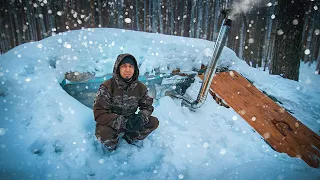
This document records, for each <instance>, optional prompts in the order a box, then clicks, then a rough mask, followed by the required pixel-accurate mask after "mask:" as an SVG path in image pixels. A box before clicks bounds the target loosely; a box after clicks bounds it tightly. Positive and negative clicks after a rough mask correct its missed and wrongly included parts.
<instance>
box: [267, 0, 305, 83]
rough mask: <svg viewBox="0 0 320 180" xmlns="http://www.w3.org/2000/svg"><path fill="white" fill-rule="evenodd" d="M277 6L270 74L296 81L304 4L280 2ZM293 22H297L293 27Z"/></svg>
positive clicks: (301, 0) (299, 1)
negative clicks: (275, 31) (275, 33)
mask: <svg viewBox="0 0 320 180" xmlns="http://www.w3.org/2000/svg"><path fill="white" fill-rule="evenodd" d="M278 6H279V7H278V13H279V15H278V17H277V21H278V26H277V35H276V39H275V47H274V48H275V49H274V56H273V59H272V61H273V62H272V67H271V69H270V73H271V74H278V75H281V76H282V77H284V78H288V79H292V80H296V81H298V79H299V67H300V54H299V51H300V49H301V43H300V42H301V36H302V29H303V23H304V14H305V9H304V7H305V2H304V0H297V1H294V3H291V2H290V1H287V0H281V1H279V4H278ZM293 20H295V21H296V20H298V24H297V25H294V24H293V23H292V22H293Z"/></svg>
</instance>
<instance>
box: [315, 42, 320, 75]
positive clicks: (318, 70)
mask: <svg viewBox="0 0 320 180" xmlns="http://www.w3.org/2000/svg"><path fill="white" fill-rule="evenodd" d="M318 51H319V52H320V46H319V50H318ZM316 71H317V72H318V74H320V53H318V58H317V67H316Z"/></svg>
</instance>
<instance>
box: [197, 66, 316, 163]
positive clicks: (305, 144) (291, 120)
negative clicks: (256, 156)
mask: <svg viewBox="0 0 320 180" xmlns="http://www.w3.org/2000/svg"><path fill="white" fill-rule="evenodd" d="M199 77H200V78H201V79H203V75H199ZM210 87H211V90H212V91H213V92H215V93H216V94H217V95H218V96H219V97H220V98H221V99H223V100H224V101H225V102H226V103H227V104H228V105H229V106H230V107H232V108H233V109H234V110H235V111H236V112H237V113H238V114H239V115H240V116H241V117H242V118H243V119H245V120H246V121H247V122H248V123H249V124H250V125H251V126H252V127H253V128H254V129H255V130H256V131H257V132H258V133H259V134H260V135H261V136H262V137H263V138H264V139H265V140H266V141H267V142H268V143H269V144H270V145H271V146H272V147H273V148H274V149H275V150H276V151H278V152H284V153H287V154H288V155H289V156H291V157H297V158H301V159H302V160H304V161H305V162H306V163H307V164H308V165H309V166H311V167H314V168H318V167H319V158H320V151H319V150H320V137H319V136H318V135H317V134H316V133H314V132H313V131H312V130H310V129H309V128H308V127H307V126H305V125H304V124H303V123H301V122H300V121H298V120H297V119H296V118H295V117H293V116H292V115H291V114H289V113H288V112H287V111H286V110H285V109H284V108H282V107H280V106H279V105H278V104H277V103H275V102H274V101H272V100H271V99H270V98H269V97H268V96H266V95H265V94H263V93H262V92H261V91H260V90H258V89H257V88H256V87H255V86H254V85H252V84H251V83H250V82H249V81H247V80H246V79H245V78H244V77H243V76H241V75H240V74H239V73H237V72H236V71H230V72H222V73H218V74H216V75H215V77H214V78H213V81H212V83H211V86H210Z"/></svg>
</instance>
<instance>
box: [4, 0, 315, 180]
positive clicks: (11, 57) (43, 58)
mask: <svg viewBox="0 0 320 180" xmlns="http://www.w3.org/2000/svg"><path fill="white" fill-rule="evenodd" d="M42 2H43V3H45V2H44V1H42ZM38 8H39V7H38ZM80 13H81V12H80ZM80 13H79V12H78V15H77V18H79V19H80V18H81V17H80ZM74 14H75V12H74ZM71 18H72V16H71ZM81 20H84V19H83V18H82V19H81ZM75 21H76V19H75ZM68 26H70V24H69V25H68ZM52 30H53V32H54V31H56V29H52ZM124 32H125V33H124ZM314 33H315V34H316V33H317V31H316V30H315V31H314ZM83 42H85V43H86V44H87V46H83V45H82V43H83ZM40 44H41V45H40ZM132 44H134V46H132ZM25 46H26V47H27V48H26V49H24V48H23V46H19V47H17V48H15V49H13V50H12V51H9V52H7V53H5V54H3V55H1V61H0V82H1V84H0V86H1V87H5V88H1V87H0V114H1V117H3V118H2V121H1V122H2V123H1V125H0V145H1V148H0V150H1V152H0V153H1V155H2V156H3V157H5V158H2V159H1V163H0V167H1V171H6V172H5V173H7V174H8V173H9V174H8V176H10V172H11V171H9V170H10V168H7V167H4V166H3V164H8V166H9V165H12V166H14V167H19V168H20V169H19V170H21V172H24V173H26V175H27V176H26V178H25V179H28V178H29V179H30V177H32V179H48V178H49V177H51V178H54V179H63V178H65V177H69V178H70V179H88V178H89V179H128V178H129V179H144V177H154V179H178V178H179V179H199V177H200V179H214V178H216V179H234V178H235V177H236V178H238V179H261V178H262V179H263V177H264V176H263V177H262V176H261V174H262V173H260V172H261V171H259V170H261V169H260V167H261V165H263V172H266V173H267V174H268V177H270V179H278V177H279V176H281V177H283V179H295V178H296V179H303V178H308V179H316V178H317V177H319V176H320V173H319V171H318V170H317V169H315V170H313V169H312V168H309V167H308V165H306V164H305V163H304V162H303V161H301V160H298V159H295V158H291V157H289V156H288V155H286V154H284V153H277V152H275V151H274V150H272V148H271V147H270V146H269V145H268V144H266V142H265V141H264V140H263V139H261V136H260V135H259V134H258V133H257V132H254V130H253V129H252V128H251V126H250V125H249V124H248V123H247V122H246V121H245V120H244V119H243V118H242V117H241V116H240V115H239V114H238V112H237V111H234V110H233V109H232V108H225V107H222V106H219V105H217V103H216V102H215V101H214V100H213V99H210V98H207V100H206V102H205V103H204V105H203V106H202V107H201V108H200V109H199V110H197V111H195V112H193V111H190V110H189V109H188V108H186V107H182V106H181V101H179V100H177V99H174V98H170V97H167V96H165V97H161V98H160V99H157V100H155V101H154V106H155V109H154V112H153V115H154V116H156V117H158V119H159V121H160V125H159V128H158V129H157V130H156V131H154V132H153V133H152V134H151V135H150V136H148V137H147V138H146V139H145V140H144V142H143V143H144V145H143V147H142V148H137V147H135V146H132V145H129V144H127V143H126V142H125V141H123V140H122V139H121V140H120V145H119V149H117V150H116V151H114V152H107V153H106V154H103V149H102V148H101V146H100V144H99V143H98V142H97V141H96V140H95V136H94V129H95V121H94V120H93V115H92V110H91V109H90V108H87V107H85V106H84V105H82V104H81V103H80V102H78V101H77V100H75V99H74V98H72V97H70V96H69V95H68V94H67V93H66V92H65V91H64V90H63V89H62V88H61V86H60V85H59V83H60V82H61V80H62V79H63V77H64V73H65V72H69V71H73V72H74V71H79V72H95V73H97V74H96V76H97V77H102V76H104V75H105V74H107V73H111V72H112V70H113V69H112V68H113V63H114V60H115V58H116V56H117V55H118V54H119V53H122V51H125V52H128V53H132V54H134V55H135V57H137V59H138V61H139V66H140V72H141V74H144V73H146V72H149V69H150V71H152V69H153V67H156V68H157V69H158V70H159V71H161V70H163V71H164V72H167V68H168V67H170V65H176V67H179V68H180V69H181V70H185V71H188V70H192V69H193V68H198V67H200V65H201V63H200V64H199V62H206V63H207V62H208V61H209V60H210V58H211V56H210V53H209V51H208V49H209V48H211V47H212V46H213V42H210V41H203V40H199V39H189V38H181V39H180V37H171V36H165V35H160V34H149V33H140V32H132V31H129V30H128V31H124V30H119V29H102V28H101V29H83V30H78V31H72V32H66V33H59V34H57V35H56V36H52V37H50V38H47V39H43V40H42V41H40V42H35V43H26V44H25ZM19 48H20V49H19ZM45 48H46V49H47V50H45ZM247 48H248V47H247ZM101 50H103V51H102V52H101ZM43 52H45V53H43ZM210 52H211V51H210ZM250 52H251V51H250ZM152 53H153V56H152ZM253 53H256V52H255V51H253ZM310 53H311V52H310ZM18 57H20V58H18ZM221 59H223V62H224V63H226V62H228V63H227V64H228V66H229V67H230V69H232V70H237V71H238V72H239V73H241V74H243V75H244V76H245V77H246V78H248V79H250V80H252V81H253V82H254V85H255V86H256V87H257V88H258V89H260V90H263V91H266V92H268V93H270V94H271V95H273V96H275V97H276V98H277V99H279V100H282V103H283V104H282V106H284V107H285V108H286V109H290V111H292V112H293V113H294V115H295V116H297V117H299V118H301V119H299V120H300V122H303V123H305V124H306V125H307V126H308V127H310V128H311V129H313V130H314V131H316V132H318V131H319V124H320V119H319V118H316V117H317V115H318V112H319V108H320V104H319V102H318V99H319V97H318V96H319V92H320V90H319V86H318V84H319V82H320V81H319V76H318V75H315V74H314V69H312V68H314V67H315V66H314V64H312V67H309V65H306V64H304V63H301V64H300V72H301V73H300V77H299V80H300V82H297V81H291V80H286V79H284V78H279V77H277V76H271V75H269V74H268V73H265V72H264V71H262V70H259V69H256V68H252V67H250V66H248V65H247V64H246V63H245V62H243V61H242V60H239V59H238V58H237V57H236V54H235V53H234V52H233V51H232V50H230V49H229V48H227V47H225V48H224V49H223V51H222V56H221ZM181 61H182V62H183V63H180V62H181ZM97 64H98V65H101V68H100V69H99V68H98V66H96V65H97ZM311 69H312V70H311ZM75 75H79V73H75ZM229 75H230V76H231V77H233V76H234V73H233V72H232V71H229ZM160 77H164V75H160ZM200 86H201V84H200V80H199V79H198V78H196V79H195V82H194V83H193V84H192V85H191V86H190V87H189V88H188V89H187V90H186V94H187V95H189V96H190V97H194V98H196V97H197V94H198V90H199V89H200ZM173 87H174V86H172V87H171V88H173ZM90 88H91V86H90V85H85V86H84V89H85V90H90ZM297 92H298V93H297ZM241 93H242V91H239V95H241ZM237 95H238V94H237ZM208 97H209V96H208ZM210 97H211V96H210ZM256 103H259V102H256ZM304 104H305V105H306V107H312V108H303V107H304ZM260 105H261V104H260ZM285 108H280V109H278V110H277V111H279V112H280V113H281V112H283V113H284V112H286V110H285ZM13 112H14V113H13ZM239 113H240V114H245V115H249V112H248V113H245V111H240V112H239ZM249 118H251V120H252V121H255V122H254V123H260V122H262V119H260V116H259V119H258V118H257V117H255V116H253V117H252V114H250V117H249ZM294 126H300V125H299V124H294ZM21 129H23V131H21ZM270 136H271V134H270V133H269V134H268V133H266V134H264V135H263V137H264V138H266V139H267V138H270ZM35 150H36V151H35ZM275 157H281V158H275ZM35 159H36V160H35ZM252 159H254V161H252ZM39 164H41V166H39ZM217 164H218V166H217ZM88 165H90V166H88ZM293 166H294V168H292V167H293ZM30 167H35V168H30ZM239 168H240V169H241V171H240V170H239ZM252 168H254V169H256V170H257V172H258V173H257V172H256V171H252ZM283 169H285V171H283ZM297 169H299V171H297ZM79 172H81V173H79ZM240 172H241V173H240ZM7 174H5V175H7ZM16 175H17V174H16ZM248 175H250V177H248ZM10 177H13V178H14V177H17V176H14V175H12V176H10ZM19 178H23V177H19ZM7 179H10V178H7ZM11 179H12V178H11Z"/></svg>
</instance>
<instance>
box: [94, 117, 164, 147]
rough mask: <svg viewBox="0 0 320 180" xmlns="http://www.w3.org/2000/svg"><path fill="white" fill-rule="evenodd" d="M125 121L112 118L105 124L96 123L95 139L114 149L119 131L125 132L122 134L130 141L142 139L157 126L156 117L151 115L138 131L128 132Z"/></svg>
mask: <svg viewBox="0 0 320 180" xmlns="http://www.w3.org/2000/svg"><path fill="white" fill-rule="evenodd" d="M126 121H127V120H126V119H124V120H120V122H116V121H115V120H114V121H111V122H108V123H107V124H97V125H96V133H95V135H96V137H97V139H98V140H99V141H100V142H101V143H102V144H104V145H105V146H106V147H107V148H108V149H109V150H115V149H116V148H117V146H118V142H119V135H120V133H125V134H124V135H123V136H124V137H125V136H126V138H129V139H130V140H132V141H134V140H143V139H145V138H146V137H147V136H148V135H149V134H150V133H151V132H152V131H154V130H155V129H157V127H158V126H159V121H158V119H157V118H156V117H154V116H151V117H150V118H149V123H147V124H145V125H144V127H143V128H142V129H141V130H140V131H138V132H129V131H127V130H126V129H125V123H126Z"/></svg>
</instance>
